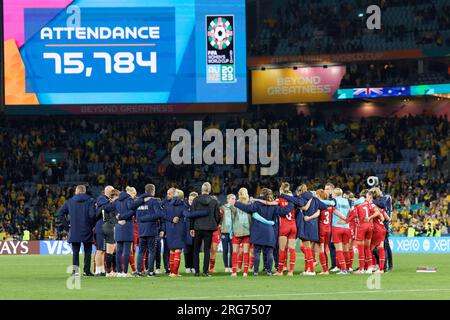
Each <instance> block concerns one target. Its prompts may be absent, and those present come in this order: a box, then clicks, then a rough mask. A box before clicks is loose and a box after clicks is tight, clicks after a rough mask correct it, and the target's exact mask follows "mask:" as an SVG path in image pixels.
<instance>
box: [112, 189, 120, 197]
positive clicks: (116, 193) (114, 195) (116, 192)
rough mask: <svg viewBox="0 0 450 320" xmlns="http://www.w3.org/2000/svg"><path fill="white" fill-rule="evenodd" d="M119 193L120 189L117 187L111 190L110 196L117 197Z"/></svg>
mask: <svg viewBox="0 0 450 320" xmlns="http://www.w3.org/2000/svg"><path fill="white" fill-rule="evenodd" d="M119 195H120V191H119V190H117V189H113V190H111V198H114V197H118V196H119Z"/></svg>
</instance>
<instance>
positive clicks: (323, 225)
mask: <svg viewBox="0 0 450 320" xmlns="http://www.w3.org/2000/svg"><path fill="white" fill-rule="evenodd" d="M333 211H334V208H328V209H325V210H321V211H320V217H319V230H320V231H327V230H329V231H331V219H332V218H333Z"/></svg>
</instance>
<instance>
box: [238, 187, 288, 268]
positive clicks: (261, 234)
mask: <svg viewBox="0 0 450 320" xmlns="http://www.w3.org/2000/svg"><path fill="white" fill-rule="evenodd" d="M261 198H262V199H263V200H266V201H273V195H272V191H271V190H270V189H267V188H263V189H262V190H261ZM235 207H236V208H238V209H241V210H242V211H245V212H248V213H254V212H257V213H259V215H261V216H262V217H263V218H264V219H266V220H269V221H274V220H275V218H276V216H279V215H287V214H288V213H289V212H290V211H291V210H292V208H293V207H294V206H293V205H292V204H291V203H289V204H288V205H287V206H286V208H282V207H279V206H269V205H265V204H263V203H261V202H253V203H251V204H244V203H240V202H238V201H236V203H235ZM250 243H251V244H253V245H254V259H255V262H254V267H253V268H254V275H258V271H259V261H260V256H261V251H263V252H264V254H265V255H266V256H267V265H268V266H272V265H273V249H274V247H275V233H274V230H273V226H272V225H268V224H264V223H262V222H260V221H258V220H256V219H254V220H252V223H251V225H250ZM267 273H268V275H272V270H267Z"/></svg>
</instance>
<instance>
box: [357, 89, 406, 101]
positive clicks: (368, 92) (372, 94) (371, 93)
mask: <svg viewBox="0 0 450 320" xmlns="http://www.w3.org/2000/svg"><path fill="white" fill-rule="evenodd" d="M408 95H410V89H409V87H407V86H404V87H385V88H355V89H353V98H380V97H398V96H408Z"/></svg>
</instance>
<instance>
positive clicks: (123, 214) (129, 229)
mask: <svg viewBox="0 0 450 320" xmlns="http://www.w3.org/2000/svg"><path fill="white" fill-rule="evenodd" d="M126 191H127V192H121V193H120V195H119V198H118V199H117V200H116V201H115V202H114V204H115V209H116V211H117V212H118V214H117V220H118V222H117V224H116V226H115V227H114V236H115V240H116V242H117V255H116V263H117V270H118V272H119V273H123V274H127V273H128V262H129V261H130V250H131V244H132V243H133V241H134V215H135V214H136V209H137V208H138V207H139V206H140V205H141V204H142V203H144V198H142V197H139V198H138V199H137V200H136V201H134V200H133V197H135V196H136V191H135V189H134V188H131V187H127V188H126ZM132 196H133V197H132ZM122 258H123V265H122ZM122 267H123V268H122Z"/></svg>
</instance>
